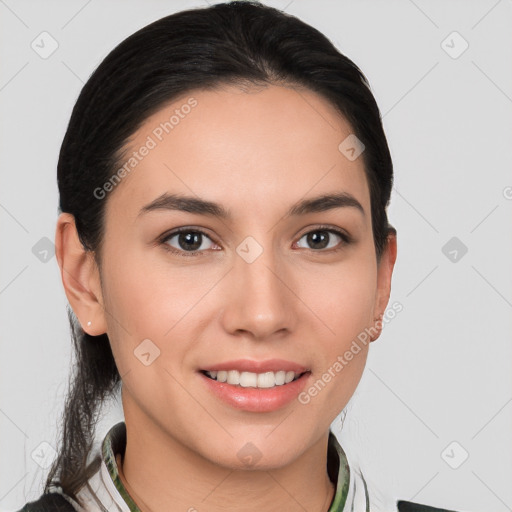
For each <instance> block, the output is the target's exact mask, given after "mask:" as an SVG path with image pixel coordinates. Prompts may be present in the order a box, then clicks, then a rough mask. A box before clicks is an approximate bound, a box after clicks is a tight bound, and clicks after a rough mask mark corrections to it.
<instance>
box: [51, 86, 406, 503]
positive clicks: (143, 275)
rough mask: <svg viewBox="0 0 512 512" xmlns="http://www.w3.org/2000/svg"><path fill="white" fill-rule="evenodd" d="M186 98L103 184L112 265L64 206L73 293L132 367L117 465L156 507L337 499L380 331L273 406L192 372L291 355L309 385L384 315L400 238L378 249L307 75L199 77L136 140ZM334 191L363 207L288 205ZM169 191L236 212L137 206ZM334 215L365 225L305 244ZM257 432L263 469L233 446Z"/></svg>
mask: <svg viewBox="0 0 512 512" xmlns="http://www.w3.org/2000/svg"><path fill="white" fill-rule="evenodd" d="M190 97H193V98H195V100H196V101H197V106H195V107H194V108H193V109H192V110H191V111H190V113H189V114H187V115H186V116H184V117H183V118H182V119H181V118H180V121H179V123H178V124H177V125H176V126H174V128H173V129H172V131H171V132H170V133H169V134H165V133H164V137H163V139H162V141H158V140H157V139H155V140H156V142H157V145H156V147H155V148H153V149H151V151H150V152H149V154H148V155H147V156H145V157H144V158H143V159H142V160H141V161H140V162H139V163H138V165H137V167H136V168H135V169H134V170H133V171H132V172H130V173H129V174H128V175H126V176H125V177H124V178H123V180H122V182H121V183H120V184H118V185H117V186H116V187H115V189H114V190H113V191H111V192H109V193H108V194H107V196H106V198H105V199H103V200H104V201H107V210H106V225H105V230H106V231H105V233H106V237H105V239H104V245H103V247H102V261H101V263H102V268H101V280H100V272H99V270H98V268H97V267H96V265H95V264H94V260H93V258H92V255H91V254H90V253H86V252H84V251H83V248H82V246H81V244H80V243H79V241H78V238H77V235H76V229H75V226H74V222H73V217H72V216H71V215H69V214H66V213H63V214H61V216H60V217H59V219H58V222H57V230H56V249H57V251H56V252H57V258H58V262H59V266H60V268H61V276H62V281H63V284H64V287H65V291H66V295H67V297H68V300H69V302H70V304H71V307H72V308H73V310H74V312H75V314H76V316H77V317H78V318H79V320H80V322H81V325H82V326H83V328H84V329H85V330H86V331H87V332H88V333H89V334H91V335H99V334H102V333H104V332H107V334H108V337H109V339H110V341H111V345H112V350H113V353H114V357H115V360H116V364H117V367H118V369H119V372H120V375H121V377H122V380H123V386H122V402H123V408H124V413H125V419H126V424H127V448H126V454H125V458H124V461H123V463H122V471H123V473H122V475H123V480H124V482H125V483H126V484H127V486H128V489H129V491H130V492H131V493H132V495H133V496H134V498H135V500H136V501H137V502H138V503H139V504H140V506H141V508H143V509H144V510H151V511H160V510H161V511H164V510H165V511H175V510H176V511H178V510H180V511H184V510H190V509H191V508H192V507H194V508H195V509H196V510H198V511H201V510H208V511H210V512H217V511H221V510H222V511H226V510H244V511H248V512H250V511H261V510H287V511H295V510H297V511H303V510H305V509H306V510H310V511H326V510H328V508H329V504H330V502H331V500H332V497H333V492H334V488H333V485H332V484H331V482H330V481H329V479H328V475H327V472H326V457H327V441H328V432H329V426H330V424H331V422H332V421H333V420H334V419H335V418H336V416H337V415H338V414H339V413H340V412H341V411H342V410H343V408H344V407H345V405H346V404H347V403H348V401H349V399H350V397H351V396H352V394H353V392H354V390H355V388H356V387H357V384H358V383H359V380H360V378H361V375H362V372H363V369H364V365H365V362H366V358H367V352H368V347H369V343H368V344H366V345H361V351H360V352H359V353H358V354H357V355H356V356H354V358H353V359H352V360H351V361H350V362H349V363H348V364H347V365H346V366H345V367H344V368H343V370H342V371H340V372H338V373H336V376H335V377H334V378H332V379H331V381H330V382H329V383H327V385H326V386H325V388H323V389H322V391H321V392H319V393H318V394H317V396H315V397H314V398H313V399H311V401H310V402H309V403H308V404H301V403H299V402H298V400H294V401H292V402H291V404H289V405H287V406H285V407H283V408H281V409H279V410H277V411H273V412H265V413H255V412H248V411H243V410H238V409H235V408H233V407H231V406H229V405H227V404H225V403H224V402H221V401H220V400H219V399H218V398H216V397H214V396H213V395H212V394H211V393H210V391H209V390H208V389H207V387H206V386H205V385H204V382H203V380H202V379H203V377H201V375H200V374H199V373H198V370H199V369H201V368H204V367H205V366H209V365H212V364H215V363H219V362H223V361H227V360H232V359H239V358H247V359H253V360H257V361H261V360H265V359H270V358H281V359H286V360H290V361H294V362H297V363H300V364H302V365H304V366H306V367H307V368H309V369H310V370H311V375H310V376H309V377H308V379H309V381H308V384H307V386H306V389H307V387H309V386H310V385H311V384H313V383H314V382H315V381H316V380H317V379H318V378H320V376H321V375H322V374H323V373H324V372H325V371H326V370H327V369H328V368H329V367H332V365H333V363H334V362H335V361H336V360H337V357H338V356H339V355H342V354H343V353H344V352H345V351H346V350H347V349H348V348H349V347H350V345H351V343H352V341H353V340H354V339H356V337H357V335H358V334H359V333H361V332H363V331H364V329H365V328H370V327H372V326H373V325H374V322H375V320H376V319H377V318H378V317H379V315H381V314H383V313H384V311H385V308H386V306H387V303H388V299H389V294H390V286H391V276H392V271H393V266H394V263H395V258H396V238H395V237H394V236H392V235H391V236H390V237H389V238H388V245H387V248H386V250H385V252H384V253H383V255H382V258H381V261H380V265H378V264H377V260H376V255H375V247H374V242H373V235H372V223H371V216H370V195H369V189H368V184H367V180H366V177H365V173H364V167H363V166H364V162H363V158H362V157H359V158H357V159H356V160H354V161H350V160H349V159H347V158H346V157H345V156H344V155H343V154H342V153H341V152H340V151H339V150H338V145H339V144H340V142H341V141H343V140H344V139H345V137H347V136H348V135H349V134H350V133H352V130H351V127H350V125H349V124H348V123H347V122H346V121H345V120H344V119H343V118H342V117H341V116H340V115H339V114H338V113H337V112H336V111H335V110H334V108H333V107H332V105H331V104H330V103H328V102H327V101H325V100H324V99H323V98H321V97H320V96H318V95H317V94H315V93H313V92H311V91H308V90H303V89H302V90H299V89H294V88H290V87H283V86H276V85H272V86H268V87H266V88H251V89H243V90H242V89H240V88H236V87H234V86H226V87H222V88H217V89H215V90H210V91H191V92H190V93H188V94H187V95H186V96H184V97H183V98H180V99H179V100H176V101H173V102H172V103H171V104H169V105H168V106H166V107H165V108H164V109H162V110H160V111H159V112H157V113H156V114H154V115H153V116H151V117H150V118H149V119H147V120H146V122H145V123H144V125H143V126H141V128H140V129H139V130H138V131H137V132H136V133H135V134H134V136H133V137H132V139H131V141H130V144H129V146H127V149H129V152H128V153H127V154H128V155H130V154H131V152H132V151H134V150H137V149H138V148H140V146H142V145H143V144H144V143H145V142H146V141H147V137H148V135H149V136H152V133H153V130H154V129H155V127H157V126H159V123H161V122H164V121H166V120H169V118H170V116H171V115H172V114H173V112H174V110H175V109H176V108H180V106H181V105H183V104H184V103H186V101H187V99H189V98H190ZM153 138H155V137H154V136H153ZM123 163H124V162H123ZM121 165H122V164H121ZM340 191H344V192H347V193H350V194H352V195H353V196H354V197H355V198H356V199H357V200H358V201H359V202H360V203H361V205H362V206H363V208H364V212H365V213H364V215H363V214H362V213H361V212H360V211H359V210H357V209H356V208H354V207H343V208H336V209H331V210H328V211H324V212H316V213H308V214H306V215H299V216H294V217H287V216H286V215H285V214H286V212H287V211H288V209H289V208H290V207H291V206H292V205H293V204H294V203H296V202H297V201H299V200H301V199H304V198H312V197H316V196H318V195H321V194H326V193H334V192H340ZM164 192H169V193H183V194H187V195H191V196H199V197H200V198H202V199H207V200H210V201H215V202H218V203H220V204H222V205H223V206H224V207H225V208H227V209H229V210H230V211H231V212H232V215H233V218H232V219H231V220H225V219H218V218H214V217H211V216H204V215H199V214H196V213H189V212H181V211H169V210H157V211H151V212H148V213H145V214H143V215H140V216H139V215H138V214H139V211H140V209H141V208H142V207H143V206H144V205H146V204H148V203H150V202H151V201H153V200H154V199H155V198H157V197H158V196H160V195H161V194H162V193H164ZM323 225H327V226H328V228H332V229H339V230H344V231H345V232H347V233H348V234H349V235H350V236H351V237H352V238H353V241H352V242H351V243H349V244H346V243H345V242H344V241H343V240H342V239H341V238H339V236H338V235H336V234H330V235H327V236H329V237H330V238H329V241H328V242H329V243H328V247H326V248H322V246H318V245H314V243H312V242H311V241H309V242H308V238H307V237H306V236H304V235H307V234H308V233H311V232H313V233H318V232H319V231H323V230H325V229H326V228H325V227H323V228H322V226H323ZM182 226H187V227H191V228H194V229H196V230H197V229H200V230H201V231H204V232H205V233H206V235H207V237H203V238H202V240H200V242H199V243H201V246H200V249H199V250H196V256H187V255H185V256H180V255H178V254H173V253H171V252H168V251H166V250H165V244H167V246H168V247H169V246H171V247H172V248H174V249H175V250H177V251H179V250H180V249H181V252H182V253H184V252H186V251H185V249H183V247H185V248H187V246H186V245H185V246H183V245H182V246H180V245H179V243H178V242H179V240H180V239H179V237H178V236H175V237H173V238H172V239H168V240H167V242H164V243H160V244H159V243H158V240H159V238H161V236H162V235H164V234H166V233H169V232H170V231H171V230H173V229H175V228H179V227H182ZM192 231H193V229H192ZM248 236H251V237H253V238H254V239H255V240H256V241H257V242H258V243H259V244H260V246H261V247H262V248H263V252H262V254H261V255H260V256H259V257H258V258H257V259H256V260H255V261H254V262H252V263H247V262H246V261H245V260H244V259H243V258H242V257H240V256H239V254H238V253H237V252H236V248H237V247H238V246H239V245H240V244H241V242H242V241H244V239H245V238H246V237H248ZM184 243H186V241H185V242H184ZM316 247H320V248H316ZM336 247H338V248H339V250H338V251H335V250H334V249H335V248H336ZM197 253H199V254H197ZM88 321H91V325H90V326H88V325H87V322H88ZM377 337H378V335H377V336H376V337H375V338H377ZM144 339H150V340H151V341H152V343H153V344H154V345H155V346H157V347H158V349H159V350H160V355H159V357H157V358H156V359H155V360H154V361H153V362H152V364H150V365H149V366H145V365H144V364H142V363H141V361H140V360H139V359H138V358H137V357H135V356H134V350H135V349H136V348H137V347H138V346H139V344H140V343H141V342H142V340H144ZM248 442H251V443H253V444H254V445H255V446H256V447H257V449H258V450H259V452H260V453H261V458H260V459H259V461H258V462H257V463H256V464H255V465H254V466H252V467H251V468H247V467H246V466H245V465H244V463H243V461H241V460H240V459H239V457H238V456H237V452H238V451H239V450H240V449H241V448H242V447H244V445H246V443H248ZM120 462H121V460H119V463H120Z"/></svg>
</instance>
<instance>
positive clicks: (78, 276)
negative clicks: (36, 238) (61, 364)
mask: <svg viewBox="0 0 512 512" xmlns="http://www.w3.org/2000/svg"><path fill="white" fill-rule="evenodd" d="M55 255H56V257H57V262H58V264H59V268H60V274H61V279H62V284H63V286H64V291H65V293H66V297H67V299H68V301H69V304H70V306H71V308H72V309H73V311H74V313H75V315H76V317H77V318H78V320H79V322H80V324H81V326H82V329H83V330H84V331H85V332H87V333H88V334H90V335H91V336H99V335H100V334H103V333H105V332H106V330H107V326H106V319H105V310H104V307H103V297H102V293H101V283H100V279H99V269H98V267H97V265H96V263H95V261H94V254H93V253H92V252H91V251H87V250H86V249H85V248H84V247H83V245H82V243H81V242H80V239H79V238H78V233H77V230H76V224H75V219H74V217H73V215H72V214H70V213H61V214H60V216H59V218H58V220H57V228H56V232H55Z"/></svg>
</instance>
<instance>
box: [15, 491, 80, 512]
mask: <svg viewBox="0 0 512 512" xmlns="http://www.w3.org/2000/svg"><path fill="white" fill-rule="evenodd" d="M75 510H76V509H75V508H74V507H73V505H71V503H70V502H69V501H68V500H67V499H66V498H64V496H63V495H62V494H61V493H59V492H49V493H46V494H43V495H41V496H40V497H39V499H37V500H35V501H30V502H28V503H26V504H25V505H24V507H23V508H21V509H20V510H18V511H17V512H75Z"/></svg>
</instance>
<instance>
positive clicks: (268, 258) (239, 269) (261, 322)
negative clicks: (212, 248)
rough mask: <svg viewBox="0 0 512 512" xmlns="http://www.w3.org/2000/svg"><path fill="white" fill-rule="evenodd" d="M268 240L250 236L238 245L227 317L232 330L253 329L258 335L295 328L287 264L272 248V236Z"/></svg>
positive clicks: (255, 334)
mask: <svg viewBox="0 0 512 512" xmlns="http://www.w3.org/2000/svg"><path fill="white" fill-rule="evenodd" d="M260 238H261V237H260ZM265 240H266V242H265V245H263V244H260V243H259V242H258V241H257V240H256V239H255V238H253V237H247V238H246V239H244V240H243V241H242V242H241V243H240V244H239V245H238V247H237V248H236V252H237V254H236V255H235V261H234V268H233V273H232V277H231V279H232V283H233V284H232V289H231V290H230V292H231V293H230V299H229V307H228V312H227V315H226V318H225V320H226V322H227V324H226V327H227V328H228V329H229V330H230V331H232V332H234V331H236V330H243V331H250V332H251V333H252V334H253V335H254V336H255V337H265V336H270V335H271V334H272V333H274V332H277V331H280V330H282V329H285V328H288V329H291V328H292V320H293V318H294V316H293V311H292V309H293V303H292V302H293V301H292V299H291V292H290V290H289V289H288V287H287V286H286V284H285V283H284V282H283V281H285V280H286V276H285V275H283V273H285V272H284V271H283V267H284V265H283V264H282V263H283V262H282V261H280V260H279V254H277V253H276V251H275V250H274V248H273V247H272V241H271V237H265ZM278 269H280V270H281V271H279V270H278ZM280 274H281V275H280Z"/></svg>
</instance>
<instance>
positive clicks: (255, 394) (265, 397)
mask: <svg viewBox="0 0 512 512" xmlns="http://www.w3.org/2000/svg"><path fill="white" fill-rule="evenodd" d="M199 374H200V376H201V377H202V379H203V380H204V382H205V383H206V385H207V386H208V388H209V389H210V391H212V392H213V394H214V395H216V396H217V397H219V398H220V399H221V400H223V401H224V402H225V403H227V404H228V405H231V406H232V407H234V408H236V409H242V410H244V411H249V412H272V411H276V410H278V409H280V408H282V407H285V406H286V405H288V404H290V403H291V402H293V400H294V399H296V398H297V395H298V394H299V393H300V392H301V391H302V390H303V389H304V387H305V386H306V382H307V380H308V378H309V376H310V375H311V373H309V372H307V373H304V374H303V375H301V376H300V377H299V378H298V379H297V380H294V381H292V382H290V383H288V384H283V385H281V386H274V387H273V388H251V387H249V388H244V387H242V386H234V385H232V384H228V383H227V382H218V381H216V380H213V379H210V378H209V377H207V376H206V375H204V374H203V373H201V372H200V373H199Z"/></svg>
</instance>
